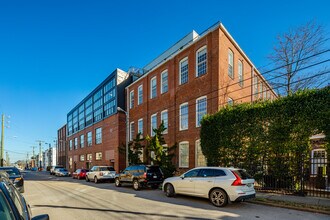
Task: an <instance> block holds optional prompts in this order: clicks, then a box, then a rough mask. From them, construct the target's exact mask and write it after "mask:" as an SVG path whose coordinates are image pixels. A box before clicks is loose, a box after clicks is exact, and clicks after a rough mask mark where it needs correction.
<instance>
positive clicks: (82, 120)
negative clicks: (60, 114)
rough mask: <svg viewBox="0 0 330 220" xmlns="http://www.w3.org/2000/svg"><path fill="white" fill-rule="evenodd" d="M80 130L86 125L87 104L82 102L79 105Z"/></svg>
mask: <svg viewBox="0 0 330 220" xmlns="http://www.w3.org/2000/svg"><path fill="white" fill-rule="evenodd" d="M78 111H79V115H78V117H79V128H78V129H79V130H81V129H83V128H84V127H85V106H84V104H82V105H81V106H80V107H79V110H78Z"/></svg>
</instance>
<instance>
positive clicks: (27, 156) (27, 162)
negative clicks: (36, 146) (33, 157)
mask: <svg viewBox="0 0 330 220" xmlns="http://www.w3.org/2000/svg"><path fill="white" fill-rule="evenodd" d="M25 168H26V169H27V168H29V152H27V153H26V165H25Z"/></svg>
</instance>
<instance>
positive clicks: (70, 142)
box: [69, 140, 72, 150]
mask: <svg viewBox="0 0 330 220" xmlns="http://www.w3.org/2000/svg"><path fill="white" fill-rule="evenodd" d="M69 149H70V150H72V140H70V141H69Z"/></svg>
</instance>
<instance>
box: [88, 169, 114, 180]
mask: <svg viewBox="0 0 330 220" xmlns="http://www.w3.org/2000/svg"><path fill="white" fill-rule="evenodd" d="M115 175H116V171H115V169H114V168H113V167H111V166H93V167H92V169H91V170H90V171H89V172H87V173H86V181H87V182H89V181H91V180H94V182H95V183H98V182H100V181H106V180H108V181H110V180H114V179H115Z"/></svg>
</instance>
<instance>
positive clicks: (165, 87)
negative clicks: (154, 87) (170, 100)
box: [160, 70, 168, 94]
mask: <svg viewBox="0 0 330 220" xmlns="http://www.w3.org/2000/svg"><path fill="white" fill-rule="evenodd" d="M161 85H162V86H161V88H160V93H161V94H163V93H165V92H167V91H168V73H167V70H165V71H163V72H162V74H161Z"/></svg>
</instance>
